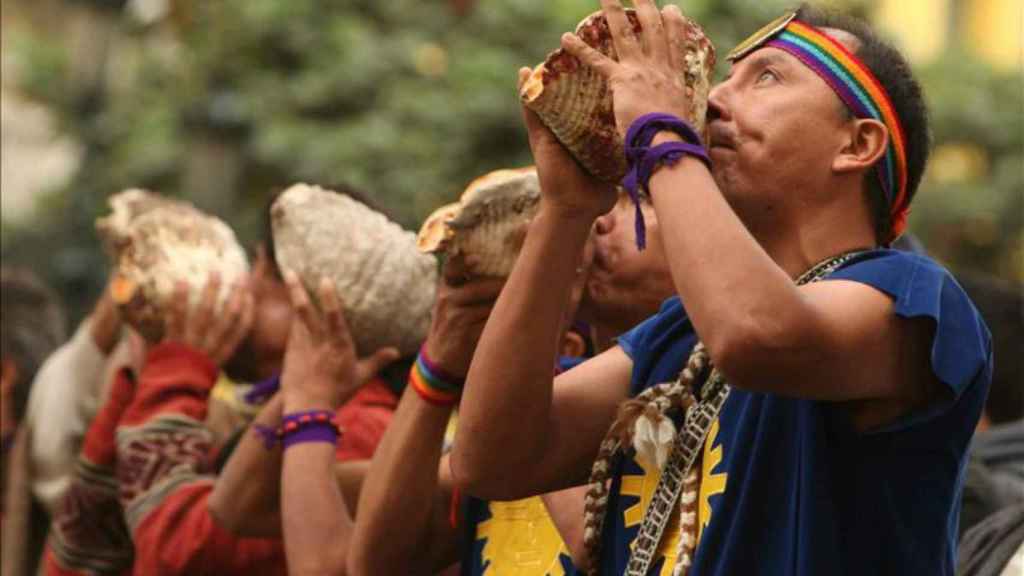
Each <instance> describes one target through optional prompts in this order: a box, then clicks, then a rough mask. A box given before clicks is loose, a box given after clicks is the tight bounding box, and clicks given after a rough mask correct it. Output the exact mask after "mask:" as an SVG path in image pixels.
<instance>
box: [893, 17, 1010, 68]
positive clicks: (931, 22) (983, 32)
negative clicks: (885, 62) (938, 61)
mask: <svg viewBox="0 0 1024 576" xmlns="http://www.w3.org/2000/svg"><path fill="white" fill-rule="evenodd" d="M875 18H876V22H877V23H878V24H879V25H880V26H881V27H882V28H883V29H884V30H885V31H886V32H887V33H888V34H890V35H892V36H894V37H895V38H897V39H898V41H899V43H900V44H901V46H902V48H903V49H904V50H905V51H906V53H907V54H908V55H909V56H910V58H911V59H912V60H913V61H914V63H915V64H918V65H920V64H927V63H928V62H930V61H931V60H933V59H935V58H936V57H937V56H939V54H941V53H942V52H943V51H944V50H945V49H947V48H948V47H950V46H951V45H953V44H956V43H960V44H961V45H962V46H963V47H964V48H965V49H967V50H968V51H969V52H972V53H973V54H975V55H977V56H979V57H980V58H982V59H983V60H984V61H985V62H987V63H988V64H990V65H992V66H993V67H995V68H999V69H1002V70H1020V69H1021V65H1022V50H1024V48H1022V45H1021V36H1022V29H1024V3H1022V2H1021V1H1020V0H880V1H879V2H878V3H877V5H876V7H875Z"/></svg>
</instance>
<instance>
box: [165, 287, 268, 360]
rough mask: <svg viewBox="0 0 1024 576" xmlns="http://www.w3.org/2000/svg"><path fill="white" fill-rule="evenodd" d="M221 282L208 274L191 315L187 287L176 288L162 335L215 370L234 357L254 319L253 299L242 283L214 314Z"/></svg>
mask: <svg viewBox="0 0 1024 576" xmlns="http://www.w3.org/2000/svg"><path fill="white" fill-rule="evenodd" d="M220 282H221V280H220V275H219V274H217V273H216V272H214V273H211V274H210V278H209V280H207V282H206V286H205V287H204V288H203V293H202V294H201V295H200V297H199V303H198V305H197V306H196V308H195V310H191V311H190V310H189V309H188V308H189V306H188V284H186V283H185V282H178V283H177V284H175V286H174V297H173V299H172V300H171V306H170V308H169V310H168V313H167V322H166V330H165V333H164V341H165V342H181V343H182V344H185V345H187V346H189V347H191V348H194V349H196V350H198V351H200V352H202V353H203V354H206V356H207V357H208V358H209V359H210V360H211V361H212V362H213V363H214V364H216V365H217V366H222V365H223V364H224V363H225V362H226V361H227V360H228V358H230V357H231V355H232V354H234V353H235V349H236V348H237V347H238V344H239V343H240V342H241V341H242V339H243V338H245V335H246V334H248V333H249V327H250V326H251V325H252V315H253V296H252V293H251V292H250V291H249V287H248V286H247V284H246V283H245V282H239V283H238V284H235V286H234V287H233V288H232V290H231V295H230V296H229V297H228V301H227V303H226V305H225V306H224V308H223V310H222V311H221V312H220V313H219V314H217V313H215V308H216V306H217V295H218V294H219V293H220Z"/></svg>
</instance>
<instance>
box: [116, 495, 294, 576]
mask: <svg viewBox="0 0 1024 576" xmlns="http://www.w3.org/2000/svg"><path fill="white" fill-rule="evenodd" d="M212 487H213V482H212V480H210V481H207V482H203V483H201V484H193V485H190V486H186V487H182V488H180V489H178V490H176V491H174V493H172V494H169V495H168V496H167V497H166V498H164V499H163V501H162V502H161V504H160V506H159V507H158V508H156V509H154V510H153V511H152V512H151V513H150V514H149V515H147V516H146V517H145V519H143V520H142V521H141V522H140V523H139V525H138V527H137V528H136V529H135V531H134V536H135V547H136V549H137V550H138V551H139V552H138V553H137V554H136V558H135V574H138V575H140V576H143V575H144V576H151V575H154V576H159V575H165V574H166V575H169V574H251V575H257V576H259V575H264V574H265V575H268V576H269V575H283V574H287V573H288V569H287V566H286V565H285V558H284V548H283V546H282V543H281V541H280V540H272V539H259V538H237V537H235V536H232V535H231V534H229V533H228V532H227V531H225V530H224V529H223V528H221V527H220V526H218V525H217V523H216V521H214V519H213V517H212V516H210V513H209V510H208V508H207V500H208V499H209V497H210V493H211V492H212Z"/></svg>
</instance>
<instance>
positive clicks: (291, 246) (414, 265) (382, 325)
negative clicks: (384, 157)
mask: <svg viewBox="0 0 1024 576" xmlns="http://www.w3.org/2000/svg"><path fill="white" fill-rule="evenodd" d="M270 217H271V224H272V226H273V231H274V247H275V255H276V257H277V262H278V264H279V265H280V266H281V267H282V268H284V269H290V270H292V271H294V272H295V273H296V274H297V275H298V277H299V278H300V279H301V280H302V283H303V284H304V285H305V287H306V289H307V290H309V293H310V297H311V298H314V299H315V298H316V288H317V286H318V285H319V282H320V278H322V277H327V278H328V279H330V280H331V282H333V283H334V286H335V289H336V290H337V291H338V297H339V298H340V299H341V301H342V303H343V304H344V307H345V319H346V320H347V322H348V326H349V329H350V330H351V331H352V338H353V340H354V341H355V343H356V348H357V351H358V353H359V354H360V355H368V354H371V353H373V352H374V351H376V350H377V349H379V348H382V347H385V346H395V347H397V348H398V349H399V351H400V352H402V354H403V355H408V354H413V353H415V352H416V350H417V349H418V348H419V346H420V344H422V343H423V340H424V339H425V338H426V336H427V329H428V328H429V327H430V316H431V311H432V309H433V304H434V294H435V291H436V289H437V286H436V284H437V263H436V262H435V261H434V259H433V258H431V257H430V256H427V255H424V254H421V253H420V252H419V251H418V250H417V249H416V237H415V235H413V233H412V232H409V231H407V230H404V229H402V227H401V226H399V225H398V224H396V223H394V222H392V221H390V220H388V219H387V217H386V216H384V215H383V214H381V213H379V212H376V211H374V210H372V209H370V208H368V207H367V206H366V205H365V204H363V203H361V202H358V201H356V200H354V199H352V198H350V197H348V196H346V195H344V194H341V193H338V192H334V191H331V190H326V189H323V188H320V187H319V186H310V185H307V184H295V185H293V186H291V187H290V188H288V189H287V190H285V191H284V192H283V193H282V194H281V196H280V197H279V198H278V199H277V201H275V202H274V205H273V206H272V207H271V209H270Z"/></svg>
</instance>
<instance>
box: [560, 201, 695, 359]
mask: <svg viewBox="0 0 1024 576" xmlns="http://www.w3.org/2000/svg"><path fill="white" fill-rule="evenodd" d="M641 210H643V213H644V220H645V222H646V228H647V248H646V249H645V250H639V249H638V248H637V246H636V231H635V227H634V222H635V211H636V207H635V206H634V205H633V203H632V201H631V200H630V199H629V196H628V195H626V194H625V192H623V193H620V194H619V198H618V201H617V202H616V203H615V207H614V208H612V209H611V210H610V211H609V212H608V213H607V214H604V215H602V216H601V217H599V218H598V219H597V220H596V221H595V222H594V242H593V244H594V262H593V265H592V266H591V267H590V276H589V278H588V280H587V283H586V291H585V292H584V296H583V302H582V303H581V304H580V316H581V318H582V319H584V320H586V321H587V322H589V323H590V324H591V325H592V326H593V328H594V330H595V332H596V334H595V339H596V340H597V342H596V346H597V349H598V350H607V349H608V348H610V347H611V346H612V344H613V342H612V339H613V338H615V337H617V336H619V335H621V334H622V333H624V332H626V331H627V330H629V329H630V328H632V327H633V326H636V325H637V324H639V323H640V322H642V321H643V320H645V319H646V318H647V317H648V316H651V315H652V314H654V313H656V312H657V311H658V307H659V306H661V303H662V302H663V301H664V300H665V299H666V298H668V297H669V296H672V294H674V293H675V287H674V286H673V285H672V277H671V276H670V275H669V271H668V265H667V263H666V260H665V250H664V248H663V247H662V245H661V235H660V231H659V229H658V215H657V214H655V213H654V207H653V206H652V205H651V204H650V203H649V202H647V201H644V202H643V203H642V204H641Z"/></svg>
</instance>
